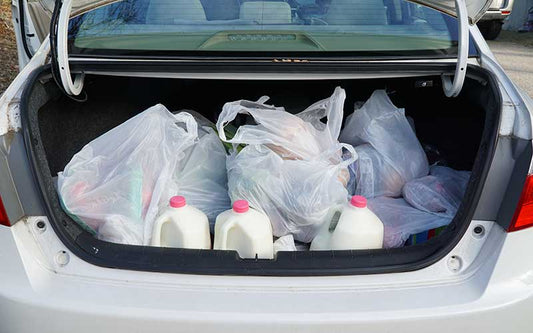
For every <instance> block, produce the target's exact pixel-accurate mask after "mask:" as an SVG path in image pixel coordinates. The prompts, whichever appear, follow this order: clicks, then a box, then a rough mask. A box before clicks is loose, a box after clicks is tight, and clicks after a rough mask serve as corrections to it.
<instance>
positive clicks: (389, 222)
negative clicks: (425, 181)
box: [368, 197, 452, 248]
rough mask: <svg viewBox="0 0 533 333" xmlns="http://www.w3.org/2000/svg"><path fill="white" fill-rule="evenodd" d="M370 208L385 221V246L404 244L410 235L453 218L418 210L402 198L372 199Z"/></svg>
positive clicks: (446, 222)
mask: <svg viewBox="0 0 533 333" xmlns="http://www.w3.org/2000/svg"><path fill="white" fill-rule="evenodd" d="M368 208H369V209H370V210H371V211H372V212H374V214H376V215H377V216H378V217H379V219H380V220H381V222H383V225H384V227H385V234H384V238H383V246H384V247H385V248H391V247H400V246H403V244H404V243H405V241H406V240H407V239H408V238H409V236H410V235H414V234H417V233H419V232H423V231H426V230H429V229H434V228H438V227H442V226H444V225H447V224H449V223H450V222H451V220H452V217H450V216H446V215H443V214H436V213H429V212H424V211H421V210H418V209H416V208H414V207H412V206H411V205H409V204H408V203H407V202H406V201H405V200H404V199H402V198H397V199H396V198H389V197H379V198H374V199H370V200H369V201H368Z"/></svg>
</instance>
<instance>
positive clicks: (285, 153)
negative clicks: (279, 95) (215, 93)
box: [217, 88, 356, 242]
mask: <svg viewBox="0 0 533 333" xmlns="http://www.w3.org/2000/svg"><path fill="white" fill-rule="evenodd" d="M345 97H346V94H345V92H344V90H343V89H341V88H336V89H335V91H334V93H333V95H332V96H331V97H330V98H327V99H325V100H322V101H319V102H317V103H315V104H313V105H311V106H310V107H309V108H307V109H306V110H304V111H303V112H301V113H299V114H296V115H294V114H291V113H288V112H286V111H285V110H284V109H283V108H280V107H275V106H271V105H267V104H265V102H266V100H267V99H268V98H261V99H260V100H259V101H258V102H251V101H244V100H241V101H237V102H232V103H226V104H225V105H224V108H223V110H222V113H221V114H220V116H219V119H218V121H217V130H218V133H219V136H220V138H221V139H222V140H223V141H224V142H228V143H231V144H233V145H234V146H236V145H239V144H245V145H246V146H245V147H244V148H242V150H240V151H239V152H237V151H236V150H234V151H232V153H231V154H230V156H229V157H228V160H227V170H228V188H229V194H230V197H231V198H232V199H233V200H237V199H241V198H242V199H246V200H247V201H248V202H250V204H251V206H252V207H254V208H256V209H258V210H260V211H262V212H264V213H265V214H266V215H267V216H268V217H269V218H270V221H271V222H272V228H273V231H274V235H275V236H277V237H281V236H285V235H288V234H292V235H293V236H294V239H295V240H298V241H302V242H310V241H311V240H312V239H313V238H314V236H315V235H316V233H317V232H318V228H319V227H320V225H321V224H322V223H323V222H324V221H325V218H326V215H327V214H328V211H329V209H330V208H331V207H332V206H335V205H337V204H340V203H342V202H344V201H345V200H346V197H347V196H348V192H347V190H346V187H345V185H346V184H347V181H348V178H349V174H348V171H347V166H348V165H349V164H351V163H353V161H354V160H355V159H356V156H355V152H354V150H353V147H351V146H350V145H346V144H340V143H339V142H338V141H337V137H338V135H339V131H340V127H341V123H342V117H343V105H344V99H345ZM238 114H245V115H250V116H251V117H252V118H253V119H254V120H255V122H256V125H244V126H240V127H239V128H238V129H237V132H236V133H235V136H234V137H233V138H231V139H228V138H227V137H226V135H225V131H224V128H225V126H226V125H227V124H228V123H230V122H231V121H232V120H234V119H235V117H236V116H237V115H238ZM323 118H326V119H327V122H326V123H323V122H322V121H321V120H322V119H323ZM343 148H345V149H346V150H348V151H349V152H350V154H349V157H348V158H347V159H346V160H345V161H343V160H342V151H343Z"/></svg>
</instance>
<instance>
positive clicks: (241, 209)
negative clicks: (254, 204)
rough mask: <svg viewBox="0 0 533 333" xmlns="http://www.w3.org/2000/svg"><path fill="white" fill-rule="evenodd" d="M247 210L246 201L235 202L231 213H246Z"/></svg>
mask: <svg viewBox="0 0 533 333" xmlns="http://www.w3.org/2000/svg"><path fill="white" fill-rule="evenodd" d="M249 208H250V206H248V201H246V200H237V201H235V202H234V203H233V211H234V212H236V213H246V212H247V211H248V209H249Z"/></svg>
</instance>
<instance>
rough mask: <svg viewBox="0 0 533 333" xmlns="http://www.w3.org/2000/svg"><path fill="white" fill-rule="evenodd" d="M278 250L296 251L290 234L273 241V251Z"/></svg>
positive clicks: (276, 251)
mask: <svg viewBox="0 0 533 333" xmlns="http://www.w3.org/2000/svg"><path fill="white" fill-rule="evenodd" d="M280 251H298V249H297V248H296V244H294V237H293V236H292V235H290V234H289V235H285V236H282V237H280V238H278V239H276V240H275V241H274V253H278V252H280Z"/></svg>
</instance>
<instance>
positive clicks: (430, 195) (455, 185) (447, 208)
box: [402, 166, 470, 217]
mask: <svg viewBox="0 0 533 333" xmlns="http://www.w3.org/2000/svg"><path fill="white" fill-rule="evenodd" d="M469 178H470V172H469V171H457V170H453V169H451V168H447V167H443V166H432V167H431V168H430V171H429V176H425V177H422V178H418V179H415V180H412V181H410V182H408V183H407V184H405V186H404V187H403V190H402V192H403V197H404V199H405V201H407V202H408V203H409V204H410V205H411V206H413V207H415V208H417V209H420V210H423V211H426V212H433V213H439V214H440V215H443V216H448V217H454V216H455V214H456V213H457V209H459V205H460V204H461V201H462V200H463V195H464V192H465V190H466V185H467V183H468V179H469Z"/></svg>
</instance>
